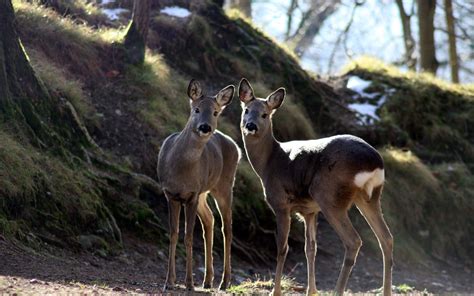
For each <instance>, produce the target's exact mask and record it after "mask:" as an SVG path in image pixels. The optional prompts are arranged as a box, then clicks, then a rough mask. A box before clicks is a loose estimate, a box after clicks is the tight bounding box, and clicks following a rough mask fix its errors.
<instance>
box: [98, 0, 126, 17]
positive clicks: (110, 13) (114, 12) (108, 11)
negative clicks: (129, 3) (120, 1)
mask: <svg viewBox="0 0 474 296" xmlns="http://www.w3.org/2000/svg"><path fill="white" fill-rule="evenodd" d="M111 3H115V0H102V1H101V2H100V6H101V7H102V12H103V13H104V14H105V15H106V16H107V17H108V18H109V19H110V20H111V21H115V20H118V19H119V17H120V15H121V14H122V13H124V12H128V11H129V10H128V9H125V8H107V7H110V6H109V4H111Z"/></svg>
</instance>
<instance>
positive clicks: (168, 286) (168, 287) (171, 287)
mask: <svg viewBox="0 0 474 296" xmlns="http://www.w3.org/2000/svg"><path fill="white" fill-rule="evenodd" d="M174 289H175V285H174V283H166V284H165V285H164V287H163V292H165V291H170V290H174Z"/></svg>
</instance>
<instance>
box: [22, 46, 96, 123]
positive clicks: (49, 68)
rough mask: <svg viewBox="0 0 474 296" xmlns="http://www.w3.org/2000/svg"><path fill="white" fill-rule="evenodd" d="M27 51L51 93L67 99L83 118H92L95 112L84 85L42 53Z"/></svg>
mask: <svg viewBox="0 0 474 296" xmlns="http://www.w3.org/2000/svg"><path fill="white" fill-rule="evenodd" d="M26 51H27V52H28V53H29V56H30V63H31V65H32V66H33V69H34V70H35V72H36V73H37V74H38V75H39V77H40V79H41V80H42V81H43V82H44V83H45V85H46V86H47V88H48V89H49V91H50V92H52V93H53V94H55V95H57V96H60V97H66V98H67V99H68V100H69V101H70V102H71V103H72V105H73V106H74V108H75V109H76V111H77V112H78V113H79V114H80V115H81V116H84V117H86V118H88V119H90V118H92V117H93V115H94V113H95V110H94V107H93V106H92V104H91V102H90V98H88V96H87V95H86V93H85V91H84V84H83V83H82V82H81V81H80V80H78V79H75V78H74V76H73V75H72V74H71V73H70V72H69V71H67V70H66V69H65V68H63V67H61V66H60V65H57V64H56V63H55V62H54V61H52V60H50V59H49V58H48V57H46V56H45V55H44V54H43V53H42V52H39V51H37V50H35V49H33V48H31V49H30V48H27V49H26Z"/></svg>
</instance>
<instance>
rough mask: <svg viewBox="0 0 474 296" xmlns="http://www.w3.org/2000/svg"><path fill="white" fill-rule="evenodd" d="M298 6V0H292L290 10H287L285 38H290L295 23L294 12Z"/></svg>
mask: <svg viewBox="0 0 474 296" xmlns="http://www.w3.org/2000/svg"><path fill="white" fill-rule="evenodd" d="M297 6H298V0H291V2H290V6H289V7H288V11H287V12H286V16H287V22H286V32H285V40H288V39H290V34H291V25H292V23H293V14H294V13H295V9H296V7H297Z"/></svg>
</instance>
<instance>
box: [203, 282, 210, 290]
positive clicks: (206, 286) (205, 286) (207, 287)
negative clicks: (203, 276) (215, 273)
mask: <svg viewBox="0 0 474 296" xmlns="http://www.w3.org/2000/svg"><path fill="white" fill-rule="evenodd" d="M202 287H203V288H204V289H211V288H212V284H211V283H207V282H204V283H203V284H202Z"/></svg>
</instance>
